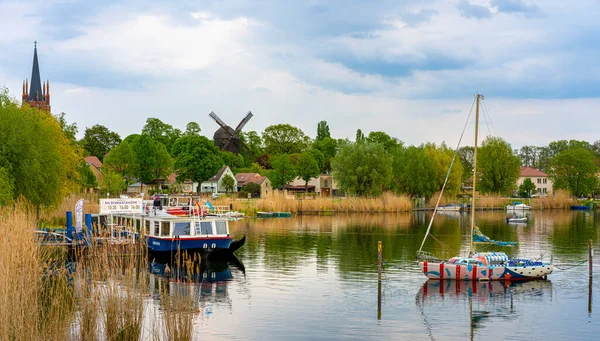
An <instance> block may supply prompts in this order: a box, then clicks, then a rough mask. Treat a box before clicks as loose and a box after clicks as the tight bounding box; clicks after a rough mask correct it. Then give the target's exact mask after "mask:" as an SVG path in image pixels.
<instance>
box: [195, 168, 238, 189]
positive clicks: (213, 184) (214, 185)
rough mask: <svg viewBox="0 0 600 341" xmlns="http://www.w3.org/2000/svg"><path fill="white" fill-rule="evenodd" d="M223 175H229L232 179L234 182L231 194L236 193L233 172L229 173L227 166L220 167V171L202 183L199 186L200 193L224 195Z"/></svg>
mask: <svg viewBox="0 0 600 341" xmlns="http://www.w3.org/2000/svg"><path fill="white" fill-rule="evenodd" d="M225 175H229V176H231V177H232V178H233V180H234V184H233V192H237V188H238V185H237V181H236V180H235V176H234V175H233V172H232V171H231V169H230V168H229V166H223V167H221V169H220V170H219V171H218V172H217V174H216V175H215V176H213V177H212V178H210V179H208V180H206V181H204V182H203V183H202V184H201V185H200V192H201V193H225V192H226V190H225V187H224V186H223V177H225Z"/></svg>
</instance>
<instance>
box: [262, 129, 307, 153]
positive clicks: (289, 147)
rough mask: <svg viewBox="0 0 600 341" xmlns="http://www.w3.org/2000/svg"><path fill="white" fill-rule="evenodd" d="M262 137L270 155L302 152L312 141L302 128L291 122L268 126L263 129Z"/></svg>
mask: <svg viewBox="0 0 600 341" xmlns="http://www.w3.org/2000/svg"><path fill="white" fill-rule="evenodd" d="M262 138H263V141H264V144H265V151H266V153H267V154H269V155H278V154H291V153H301V152H303V151H304V150H305V149H306V148H307V147H308V145H309V142H310V139H309V138H308V136H306V135H304V132H302V130H300V129H299V128H296V127H294V126H292V125H289V124H275V125H271V126H268V127H267V128H265V130H264V131H263V133H262Z"/></svg>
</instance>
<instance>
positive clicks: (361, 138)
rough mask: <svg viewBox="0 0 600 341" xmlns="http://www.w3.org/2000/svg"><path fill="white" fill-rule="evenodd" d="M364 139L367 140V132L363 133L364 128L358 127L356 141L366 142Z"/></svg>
mask: <svg viewBox="0 0 600 341" xmlns="http://www.w3.org/2000/svg"><path fill="white" fill-rule="evenodd" d="M364 141H365V134H363V132H362V130H360V129H357V130H356V139H355V142H356V143H360V142H364Z"/></svg>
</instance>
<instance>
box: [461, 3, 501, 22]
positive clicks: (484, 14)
mask: <svg viewBox="0 0 600 341" xmlns="http://www.w3.org/2000/svg"><path fill="white" fill-rule="evenodd" d="M457 8H458V10H459V11H460V14H461V15H462V16H463V17H465V18H475V19H485V18H489V17H491V16H492V12H490V9H489V8H488V7H486V6H481V5H476V4H473V3H471V2H470V1H468V0H460V1H459V3H458V5H457Z"/></svg>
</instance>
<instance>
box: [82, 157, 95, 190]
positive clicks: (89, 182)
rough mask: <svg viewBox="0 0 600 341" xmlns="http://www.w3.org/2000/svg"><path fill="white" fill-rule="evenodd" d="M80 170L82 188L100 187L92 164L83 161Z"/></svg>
mask: <svg viewBox="0 0 600 341" xmlns="http://www.w3.org/2000/svg"><path fill="white" fill-rule="evenodd" d="M78 171H79V175H80V177H81V178H80V181H79V183H80V184H81V188H82V189H88V188H96V187H98V183H97V182H96V175H94V172H92V170H91V169H90V166H89V165H88V164H87V163H85V162H82V163H81V164H80V165H79V169H78Z"/></svg>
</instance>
